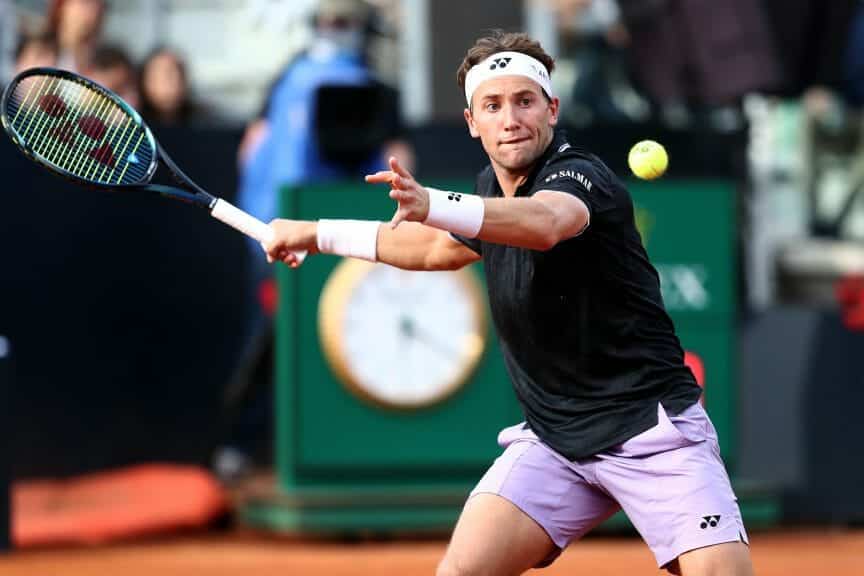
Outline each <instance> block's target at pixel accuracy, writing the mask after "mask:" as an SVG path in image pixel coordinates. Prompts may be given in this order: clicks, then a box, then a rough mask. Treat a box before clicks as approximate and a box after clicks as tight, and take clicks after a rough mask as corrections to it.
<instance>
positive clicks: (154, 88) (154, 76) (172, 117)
mask: <svg viewBox="0 0 864 576" xmlns="http://www.w3.org/2000/svg"><path fill="white" fill-rule="evenodd" d="M139 88H140V91H141V108H140V111H141V115H142V116H143V117H144V118H145V119H146V120H148V121H151V122H155V123H158V124H163V125H169V124H187V123H189V122H192V121H195V120H200V119H201V117H202V112H201V110H200V108H199V107H198V106H196V105H195V103H194V102H193V101H192V97H191V94H190V92H191V91H190V88H189V78H188V75H187V73H186V63H185V62H184V61H183V59H182V58H181V57H180V56H179V55H178V54H177V53H176V52H175V51H173V50H171V49H169V48H157V49H156V50H154V51H153V52H151V53H150V55H149V56H148V57H147V58H146V59H145V60H144V63H143V64H142V65H141V75H140V80H139Z"/></svg>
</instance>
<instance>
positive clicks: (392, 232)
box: [378, 222, 480, 270]
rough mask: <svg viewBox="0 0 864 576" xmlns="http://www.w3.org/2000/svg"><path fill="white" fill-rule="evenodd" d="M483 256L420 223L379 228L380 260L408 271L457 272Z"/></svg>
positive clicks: (440, 231) (446, 234)
mask: <svg viewBox="0 0 864 576" xmlns="http://www.w3.org/2000/svg"><path fill="white" fill-rule="evenodd" d="M479 259H480V255H479V254H477V253H476V252H474V251H473V250H471V249H470V248H468V247H467V246H465V245H464V244H462V243H461V242H459V241H458V240H455V239H454V238H453V237H452V236H450V233H449V232H447V231H445V230H439V229H437V228H432V227H431V226H424V225H423V224H420V223H418V222H402V223H401V224H400V225H399V226H397V227H396V228H392V227H391V226H388V225H386V224H383V225H381V226H379V227H378V261H379V262H386V263H387V264H390V265H392V266H396V267H397V268H402V269H404V270H456V269H458V268H462V267H463V266H467V265H468V264H471V263H472V262H476V261H477V260H479Z"/></svg>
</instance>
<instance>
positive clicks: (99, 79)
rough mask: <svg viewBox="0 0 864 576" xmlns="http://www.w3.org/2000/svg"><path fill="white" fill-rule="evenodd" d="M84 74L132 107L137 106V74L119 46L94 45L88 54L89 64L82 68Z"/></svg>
mask: <svg viewBox="0 0 864 576" xmlns="http://www.w3.org/2000/svg"><path fill="white" fill-rule="evenodd" d="M84 76H87V77H88V78H90V79H91V80H93V81H94V82H96V83H97V84H100V85H102V86H104V87H105V88H108V89H109V90H111V91H112V92H114V93H115V94H117V95H118V96H120V97H121V98H123V100H125V101H126V102H127V103H128V104H129V105H130V106H132V107H133V108H137V107H138V104H139V96H138V82H137V78H138V76H137V74H136V73H135V65H134V64H132V60H131V59H130V58H129V56H128V55H127V54H126V51H125V50H123V49H122V48H120V47H119V46H114V45H109V44H103V45H101V46H96V47H95V48H94V49H93V52H92V54H91V56H90V64H89V65H88V67H87V68H86V69H85V70H84Z"/></svg>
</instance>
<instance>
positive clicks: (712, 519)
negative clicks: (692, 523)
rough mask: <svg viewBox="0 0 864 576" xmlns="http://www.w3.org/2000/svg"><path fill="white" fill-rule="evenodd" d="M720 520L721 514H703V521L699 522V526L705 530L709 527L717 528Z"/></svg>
mask: <svg viewBox="0 0 864 576" xmlns="http://www.w3.org/2000/svg"><path fill="white" fill-rule="evenodd" d="M719 522H720V515H719V514H717V515H714V516H703V517H702V523H701V524H699V528H701V529H703V530H705V529H706V528H708V527H711V528H715V527H716V526H717V524H718V523H719Z"/></svg>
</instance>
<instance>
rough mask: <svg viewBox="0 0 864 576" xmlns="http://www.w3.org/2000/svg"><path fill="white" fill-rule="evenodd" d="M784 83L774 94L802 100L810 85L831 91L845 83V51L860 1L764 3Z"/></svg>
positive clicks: (770, 0)
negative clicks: (778, 55)
mask: <svg viewBox="0 0 864 576" xmlns="http://www.w3.org/2000/svg"><path fill="white" fill-rule="evenodd" d="M762 2H763V4H764V5H765V6H766V7H767V13H768V14H770V15H771V19H770V21H769V24H770V31H771V38H772V39H773V42H774V46H775V49H776V53H777V54H780V55H782V58H781V59H780V60H779V65H780V72H781V77H780V79H781V82H780V84H779V86H778V87H777V88H778V90H776V91H775V93H777V94H779V95H782V96H791V97H795V98H797V97H800V96H801V95H802V94H803V93H804V91H806V90H807V89H808V88H810V87H811V86H825V87H827V88H830V89H832V90H837V89H839V88H840V87H841V84H842V81H843V65H844V58H843V57H844V52H845V51H846V48H847V42H848V38H849V29H850V23H851V22H852V21H853V18H854V15H855V12H856V10H857V7H858V4H859V0H831V1H830V2H824V1H823V0H762Z"/></svg>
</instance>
